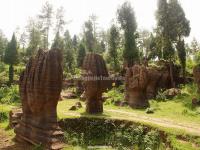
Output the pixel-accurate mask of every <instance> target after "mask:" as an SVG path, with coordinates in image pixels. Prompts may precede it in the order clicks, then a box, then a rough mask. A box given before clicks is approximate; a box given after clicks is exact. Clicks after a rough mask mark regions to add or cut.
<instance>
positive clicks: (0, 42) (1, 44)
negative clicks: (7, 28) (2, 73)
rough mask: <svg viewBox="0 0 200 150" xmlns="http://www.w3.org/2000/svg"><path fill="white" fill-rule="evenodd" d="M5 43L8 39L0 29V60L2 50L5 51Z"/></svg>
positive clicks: (0, 59)
mask: <svg viewBox="0 0 200 150" xmlns="http://www.w3.org/2000/svg"><path fill="white" fill-rule="evenodd" d="M7 44H8V41H7V39H6V37H5V35H4V34H3V32H2V31H1V30H0V61H3V58H4V52H5V49H6V46H7Z"/></svg>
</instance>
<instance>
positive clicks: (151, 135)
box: [63, 118, 161, 150]
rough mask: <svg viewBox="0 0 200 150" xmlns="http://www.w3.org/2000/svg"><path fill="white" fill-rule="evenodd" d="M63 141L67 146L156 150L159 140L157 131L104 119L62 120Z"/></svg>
mask: <svg viewBox="0 0 200 150" xmlns="http://www.w3.org/2000/svg"><path fill="white" fill-rule="evenodd" d="M63 126H64V127H63V128H64V130H65V139H66V142H68V144H72V145H74V146H75V145H81V146H82V147H86V148H87V146H93V145H107V146H112V147H115V148H116V149H134V148H136V147H137V148H139V149H140V150H146V149H150V150H158V149H159V147H160V143H161V139H160V135H159V133H158V131H156V130H150V131H148V130H147V128H145V127H143V126H136V125H134V124H130V123H127V124H126V123H124V122H123V121H114V120H104V119H89V118H88V119H87V118H79V119H66V120H63Z"/></svg>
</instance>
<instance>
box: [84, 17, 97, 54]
mask: <svg viewBox="0 0 200 150" xmlns="http://www.w3.org/2000/svg"><path fill="white" fill-rule="evenodd" d="M93 32H94V29H93V24H92V21H91V20H88V21H86V22H85V24H84V39H85V45H86V49H87V51H89V52H94V51H95V37H94V34H93Z"/></svg>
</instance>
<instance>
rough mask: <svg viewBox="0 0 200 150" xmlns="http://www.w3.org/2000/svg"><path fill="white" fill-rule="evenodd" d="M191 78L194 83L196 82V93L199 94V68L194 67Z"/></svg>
mask: <svg viewBox="0 0 200 150" xmlns="http://www.w3.org/2000/svg"><path fill="white" fill-rule="evenodd" d="M193 76H194V81H195V82H196V84H197V86H198V92H199V93H200V66H195V67H194V69H193Z"/></svg>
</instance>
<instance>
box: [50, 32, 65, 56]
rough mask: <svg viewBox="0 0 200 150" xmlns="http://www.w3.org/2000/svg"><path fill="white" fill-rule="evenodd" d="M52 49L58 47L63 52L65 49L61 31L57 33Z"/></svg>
mask: <svg viewBox="0 0 200 150" xmlns="http://www.w3.org/2000/svg"><path fill="white" fill-rule="evenodd" d="M51 48H52V49H58V50H60V51H61V52H62V53H63V50H64V40H63V38H62V37H61V36H60V34H59V32H57V33H56V36H55V38H54V41H53V43H52V45H51Z"/></svg>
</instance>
